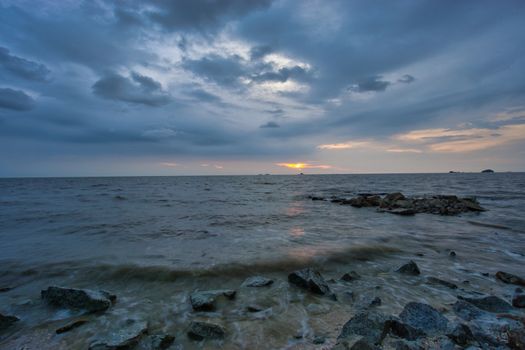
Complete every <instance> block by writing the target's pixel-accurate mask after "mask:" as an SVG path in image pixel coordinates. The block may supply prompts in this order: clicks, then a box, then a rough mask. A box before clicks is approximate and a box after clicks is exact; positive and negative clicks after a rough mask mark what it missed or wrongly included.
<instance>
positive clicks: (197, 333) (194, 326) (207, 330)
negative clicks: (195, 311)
mask: <svg viewBox="0 0 525 350" xmlns="http://www.w3.org/2000/svg"><path fill="white" fill-rule="evenodd" d="M225 336H226V330H225V329H224V328H223V327H222V326H219V325H218V324H215V323H208V322H199V321H192V322H191V324H190V327H189V330H188V337H189V338H190V339H193V340H204V339H223V338H224V337H225Z"/></svg>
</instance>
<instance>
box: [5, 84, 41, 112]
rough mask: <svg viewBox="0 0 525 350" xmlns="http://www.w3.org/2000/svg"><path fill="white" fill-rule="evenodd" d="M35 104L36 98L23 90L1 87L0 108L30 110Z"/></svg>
mask: <svg viewBox="0 0 525 350" xmlns="http://www.w3.org/2000/svg"><path fill="white" fill-rule="evenodd" d="M34 106H35V100H33V98H32V97H31V96H29V95H27V94H26V93H25V92H23V91H21V90H13V89H10V88H0V108H5V109H11V110H14V111H29V110H31V109H33V107H34Z"/></svg>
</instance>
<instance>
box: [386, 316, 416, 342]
mask: <svg viewBox="0 0 525 350" xmlns="http://www.w3.org/2000/svg"><path fill="white" fill-rule="evenodd" d="M388 333H390V334H393V335H395V336H396V337H399V338H403V339H407V340H415V339H417V338H420V337H422V336H425V335H426V334H425V332H423V331H421V330H419V329H416V328H414V327H412V326H410V325H408V324H405V323H403V322H401V321H399V320H397V319H389V320H387V321H385V327H384V329H383V336H384V335H386V334H388Z"/></svg>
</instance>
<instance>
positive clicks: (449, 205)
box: [309, 192, 485, 215]
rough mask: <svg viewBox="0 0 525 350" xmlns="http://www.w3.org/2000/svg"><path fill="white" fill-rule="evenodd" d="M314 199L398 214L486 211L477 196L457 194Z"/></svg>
mask: <svg viewBox="0 0 525 350" xmlns="http://www.w3.org/2000/svg"><path fill="white" fill-rule="evenodd" d="M309 198H310V199H311V200H314V201H329V202H331V203H336V204H340V205H350V206H352V207H355V208H363V207H376V208H377V211H378V212H384V213H391V214H397V215H415V214H417V213H427V214H436V215H458V214H461V213H466V212H482V211H485V209H484V208H483V207H481V206H480V204H479V203H478V201H477V200H476V199H475V198H471V197H464V198H459V197H458V196H455V195H434V196H428V197H406V196H405V195H403V194H402V193H401V192H395V193H389V194H373V193H362V194H359V195H358V196H356V197H353V198H346V197H337V196H332V197H329V198H325V197H320V196H309Z"/></svg>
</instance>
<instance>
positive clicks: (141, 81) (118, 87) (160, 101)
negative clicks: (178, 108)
mask: <svg viewBox="0 0 525 350" xmlns="http://www.w3.org/2000/svg"><path fill="white" fill-rule="evenodd" d="M93 93H94V94H95V95H97V96H99V97H102V98H105V99H110V100H117V101H123V102H130V103H136V104H143V105H147V106H151V107H159V106H163V105H166V104H168V103H170V102H171V101H172V98H171V97H170V95H169V94H168V93H167V92H166V91H164V90H162V86H161V84H160V83H159V82H157V81H155V80H153V79H152V78H150V77H147V76H144V75H140V74H137V73H135V72H132V73H131V77H130V78H127V77H123V76H121V75H119V74H117V73H110V74H108V75H106V76H104V77H102V78H101V79H100V80H98V81H97V82H96V83H95V84H94V85H93Z"/></svg>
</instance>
